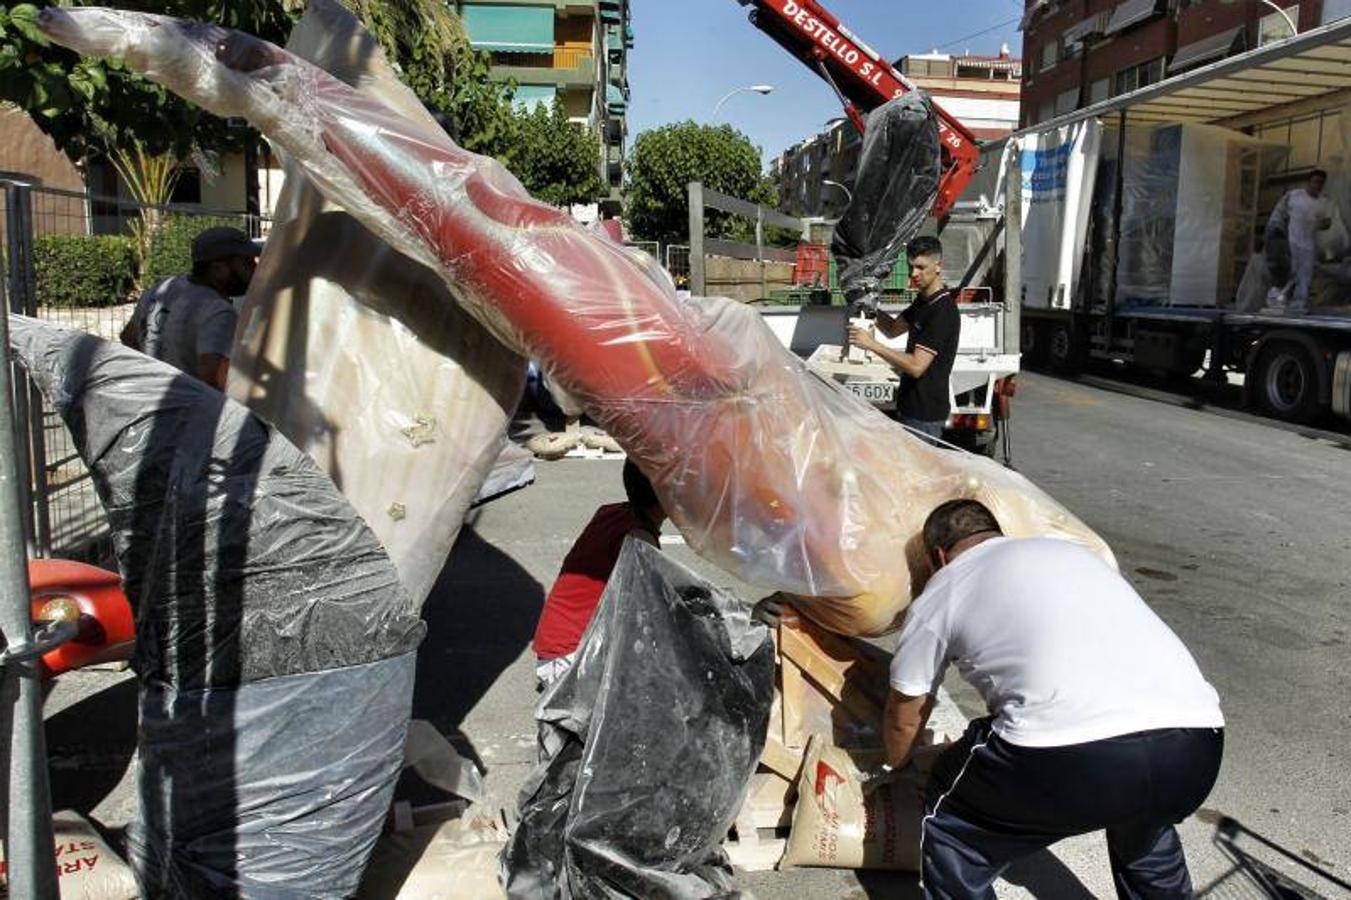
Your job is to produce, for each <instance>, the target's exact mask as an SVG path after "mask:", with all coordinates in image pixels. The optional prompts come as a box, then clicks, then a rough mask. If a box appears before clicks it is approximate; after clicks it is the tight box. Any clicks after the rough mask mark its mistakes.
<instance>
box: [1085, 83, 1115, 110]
mask: <svg viewBox="0 0 1351 900" xmlns="http://www.w3.org/2000/svg"><path fill="white" fill-rule="evenodd" d="M1110 96H1112V79H1110V78H1099V79H1098V80H1097V81H1095V82H1093V83H1092V84H1090V85H1089V86H1088V103H1089V105H1090V106H1091V105H1093V104H1094V103H1101V102H1102V101H1104V100H1106V99H1107V98H1108V97H1110Z"/></svg>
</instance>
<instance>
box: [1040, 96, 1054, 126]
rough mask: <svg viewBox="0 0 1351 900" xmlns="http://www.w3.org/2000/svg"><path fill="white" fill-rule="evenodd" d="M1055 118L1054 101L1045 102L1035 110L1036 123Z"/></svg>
mask: <svg viewBox="0 0 1351 900" xmlns="http://www.w3.org/2000/svg"><path fill="white" fill-rule="evenodd" d="M1054 118H1055V101H1054V100H1047V101H1046V102H1045V103H1043V104H1042V105H1041V106H1040V107H1039V108H1038V109H1037V121H1038V122H1049V121H1050V120H1051V119H1054Z"/></svg>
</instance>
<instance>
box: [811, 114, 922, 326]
mask: <svg viewBox="0 0 1351 900" xmlns="http://www.w3.org/2000/svg"><path fill="white" fill-rule="evenodd" d="M939 146H940V145H939V141H938V119H937V117H936V116H935V115H934V111H933V107H932V106H930V105H929V101H928V99H927V98H926V97H925V96H924V95H923V94H922V93H921V92H919V91H912V92H911V93H909V94H906V95H905V96H903V97H897V98H896V99H895V100H892V101H890V102H888V103H886V104H885V105H883V106H880V107H878V108H877V109H875V110H873V112H872V113H871V114H870V115H869V116H868V123H867V128H866V130H865V131H864V134H863V149H862V151H861V153H860V155H859V163H858V176H857V178H856V179H855V181H854V192H853V199H852V200H851V201H850V203H849V207H848V209H846V210H845V211H844V215H843V216H842V217H841V218H840V221H839V224H838V225H836V226H835V236H834V238H833V239H832V241H831V246H830V250H831V252H832V253H834V254H835V258H836V259H837V260H838V261H839V266H840V288H841V289H842V290H843V291H844V297H845V300H846V301H847V302H849V303H850V304H859V305H864V306H875V305H876V304H877V297H878V295H879V294H880V293H881V290H882V285H883V284H884V283H885V282H886V280H887V278H888V276H890V275H891V270H892V269H893V268H894V267H895V265H896V258H897V256H898V255H899V254H900V253H901V251H902V250H903V249H904V248H905V245H906V243H907V242H909V241H910V239H911V238H913V237H914V236H915V235H916V234H918V233H919V230H920V228H921V227H922V226H923V225H924V220H925V219H926V218H928V217H929V213H930V212H931V211H932V210H933V205H934V199H935V198H936V197H937V196H938V180H939V177H940V175H941V174H942V159H941V153H940V149H939Z"/></svg>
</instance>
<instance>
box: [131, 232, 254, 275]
mask: <svg viewBox="0 0 1351 900" xmlns="http://www.w3.org/2000/svg"><path fill="white" fill-rule="evenodd" d="M217 225H228V226H230V227H231V228H241V227H242V225H243V223H242V222H241V221H240V220H239V219H238V218H231V217H228V216H227V217H216V216H184V215H170V216H166V217H165V218H164V219H163V220H162V221H160V222H159V223H158V225H157V227H156V228H155V230H154V232H153V233H152V234H151V235H150V243H149V248H148V250H147V252H146V255H145V265H144V266H143V267H142V270H141V282H142V284H143V285H148V284H150V283H151V282H152V281H155V280H156V279H159V278H167V277H168V276H170V275H185V274H187V273H188V272H191V271H192V239H193V238H195V237H196V236H197V234H198V233H199V232H201V231H205V230H206V229H208V228H214V227H216V226H217Z"/></svg>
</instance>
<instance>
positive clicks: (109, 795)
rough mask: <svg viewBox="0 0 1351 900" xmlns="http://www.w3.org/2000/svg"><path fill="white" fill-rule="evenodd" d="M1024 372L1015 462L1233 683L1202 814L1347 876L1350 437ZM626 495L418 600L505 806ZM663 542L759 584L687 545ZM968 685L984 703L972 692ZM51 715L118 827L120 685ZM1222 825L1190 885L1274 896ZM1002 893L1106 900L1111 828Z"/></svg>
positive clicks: (491, 532)
mask: <svg viewBox="0 0 1351 900" xmlns="http://www.w3.org/2000/svg"><path fill="white" fill-rule="evenodd" d="M1020 384H1021V386H1022V389H1021V391H1020V393H1019V395H1018V397H1017V399H1016V401H1015V409H1016V413H1015V419H1014V421H1013V453H1014V462H1015V464H1016V465H1017V467H1018V468H1019V470H1020V471H1022V472H1023V473H1024V474H1026V475H1027V476H1028V477H1029V478H1031V479H1032V480H1033V481H1035V482H1037V483H1038V484H1040V485H1041V486H1042V487H1043V488H1045V489H1046V490H1048V491H1049V492H1050V493H1052V494H1053V495H1054V496H1056V497H1057V498H1058V499H1060V500H1061V501H1062V502H1063V503H1064V504H1065V505H1066V506H1068V507H1069V508H1070V509H1071V510H1073V511H1074V512H1075V513H1076V514H1078V515H1079V516H1080V517H1081V518H1083V519H1084V520H1085V521H1086V522H1088V524H1089V525H1091V526H1092V527H1094V528H1095V529H1096V530H1098V532H1099V533H1101V534H1102V535H1103V536H1104V537H1105V538H1106V539H1107V540H1108V541H1109V542H1110V543H1111V545H1112V547H1113V549H1114V550H1115V551H1116V553H1117V556H1118V559H1119V561H1120V564H1121V568H1122V571H1123V572H1125V573H1126V574H1127V576H1128V577H1129V578H1130V579H1131V580H1132V581H1133V582H1134V583H1135V584H1136V586H1137V587H1138V589H1139V590H1140V592H1141V593H1142V595H1143V596H1144V597H1145V599H1146V600H1147V601H1148V602H1149V603H1150V604H1151V605H1152V606H1153V607H1154V608H1155V609H1156V610H1157V611H1158V612H1159V613H1160V615H1162V616H1163V618H1164V619H1166V620H1167V621H1168V622H1169V623H1170V624H1171V625H1172V626H1173V627H1174V628H1175V629H1176V630H1177V631H1178V633H1179V634H1180V635H1181V636H1182V638H1183V639H1184V640H1185V641H1186V642H1187V644H1188V645H1189V646H1190V647H1191V649H1192V651H1193V653H1194V654H1195V655H1196V657H1197V659H1198V661H1199V662H1200V664H1201V667H1202V669H1203V670H1204V671H1205V672H1206V673H1207V675H1208V676H1209V677H1210V679H1211V681H1212V682H1213V683H1214V684H1215V685H1216V687H1217V688H1218V689H1219V691H1220V694H1221V697H1222V699H1223V701H1224V707H1225V712H1226V716H1227V718H1228V722H1229V727H1228V733H1227V734H1228V736H1227V741H1228V746H1227V750H1226V758H1225V764H1224V769H1223V771H1222V773H1221V776H1220V781H1219V784H1218V785H1217V787H1216V789H1215V791H1214V793H1213V795H1212V797H1211V798H1210V800H1209V801H1208V802H1207V807H1208V808H1209V809H1212V810H1215V811H1218V812H1220V813H1223V814H1225V815H1228V816H1231V817H1233V818H1235V819H1237V820H1239V821H1240V822H1242V823H1243V824H1244V825H1245V826H1247V827H1249V828H1251V829H1252V830H1253V831H1255V832H1258V833H1260V834H1261V835H1262V836H1264V837H1265V838H1267V839H1268V840H1271V841H1274V842H1276V843H1278V844H1280V845H1281V846H1283V847H1285V848H1288V849H1289V850H1290V852H1292V853H1293V854H1295V855H1296V856H1299V857H1301V858H1303V859H1306V860H1309V861H1312V862H1314V863H1317V864H1319V865H1322V866H1323V867H1324V868H1327V869H1329V870H1330V871H1332V872H1333V873H1334V874H1336V875H1338V876H1340V877H1341V878H1342V879H1348V875H1349V874H1351V777H1348V774H1347V771H1348V767H1349V764H1351V752H1349V751H1348V744H1349V743H1351V706H1348V705H1347V703H1346V698H1347V696H1348V694H1349V693H1351V674H1348V664H1351V654H1349V653H1348V641H1351V608H1349V607H1351V588H1349V587H1348V585H1349V584H1351V527H1349V526H1348V522H1349V521H1351V518H1348V510H1351V477H1349V476H1351V452H1349V451H1351V442H1347V443H1342V442H1339V441H1337V440H1326V439H1323V438H1321V437H1317V436H1314V437H1307V436H1303V435H1301V434H1300V433H1297V432H1291V431H1286V430H1281V429H1278V428H1273V427H1271V426H1269V425H1266V424H1263V423H1261V422H1255V421H1248V420H1244V419H1235V418H1232V417H1223V416H1217V415H1211V414H1209V413H1205V412H1198V411H1195V410H1189V409H1185V408H1179V407H1176V406H1172V405H1168V404H1165V403H1160V402H1156V401H1152V400H1148V399H1138V398H1135V397H1131V396H1125V395H1122V394H1119V393H1115V392H1110V391H1105V390H1102V389H1100V388H1095V387H1092V386H1088V385H1080V384H1075V383H1070V382H1063V381H1057V380H1054V379H1051V378H1048V377H1044V376H1037V375H1024V376H1022V377H1021V378H1020ZM621 495H622V491H621V488H620V485H619V464H618V463H617V462H611V461H565V462H560V463H543V464H541V465H540V467H539V479H538V481H537V482H536V483H535V484H534V485H533V486H531V487H529V488H527V489H525V490H523V491H520V492H518V493H516V494H513V495H510V496H507V497H504V498H501V499H499V500H497V501H494V502H493V503H491V504H489V505H488V506H487V507H485V508H483V509H481V510H479V511H478V512H477V513H476V514H475V515H474V516H473V518H472V520H471V522H470V524H469V525H468V526H467V527H466V529H465V532H464V534H463V537H462V539H461V541H460V543H459V544H458V545H457V547H456V549H455V552H454V554H453V557H452V561H451V564H450V565H449V566H448V567H447V569H446V571H445V573H444V574H443V576H442V578H441V581H440V582H439V584H438V586H437V589H436V591H435V592H434V594H433V596H432V599H431V600H430V601H429V602H428V605H427V607H426V609H425V611H424V615H425V617H426V619H427V620H428V624H429V626H430V633H429V637H428V640H427V642H426V643H425V644H424V646H423V649H422V652H421V656H420V661H419V681H418V688H417V697H416V699H415V714H416V715H418V716H420V717H423V718H429V719H431V720H432V721H433V722H434V723H435V724H437V725H438V726H439V727H440V728H441V729H442V730H443V731H445V732H446V733H448V734H452V735H454V736H455V740H456V742H457V743H458V744H459V745H460V746H461V748H462V749H464V750H465V751H466V752H468V753H471V754H472V755H474V756H475V757H477V758H478V759H479V760H480V761H481V763H482V764H483V766H484V767H485V768H486V770H487V773H488V785H489V790H490V793H491V795H492V799H493V801H494V802H496V803H498V804H500V805H502V806H511V805H512V804H513V803H514V799H515V793H516V791H517V790H518V789H519V786H520V784H521V782H522V781H523V780H524V778H525V776H526V774H527V773H528V771H529V769H530V765H531V763H532V760H533V756H534V726H533V721H532V719H531V707H532V704H533V702H534V699H535V693H534V678H533V659H532V656H531V654H530V652H529V639H530V635H531V632H532V630H533V626H534V621H535V617H536V615H537V612H538V609H539V605H540V603H541V601H542V598H543V593H544V591H545V589H546V588H547V585H548V584H549V583H550V582H551V580H552V578H553V576H554V574H555V573H556V572H557V568H558V565H559V563H560V561H561V559H562V557H563V554H564V553H565V552H566V551H567V549H568V547H569V546H570V544H571V542H572V540H573V538H574V537H575V536H576V534H577V533H578V531H579V530H580V529H581V527H582V526H583V525H584V524H585V522H586V520H587V519H588V518H589V516H590V514H591V512H592V510H593V509H594V508H595V506H596V505H598V504H599V503H602V502H609V501H612V500H615V499H619V498H620V497H621ZM669 549H670V552H672V553H673V554H674V555H676V556H677V557H678V558H680V559H682V560H683V561H686V562H689V563H692V564H694V565H695V566H696V567H698V568H700V569H701V570H702V571H704V572H705V573H706V574H707V575H708V577H710V578H711V579H712V580H714V581H716V582H718V583H721V584H724V585H727V586H729V587H732V588H733V589H742V590H744V591H745V592H746V595H747V596H749V597H754V596H755V592H752V591H750V590H749V589H746V588H744V586H740V585H737V584H736V583H735V582H733V581H732V580H731V579H729V578H727V576H725V575H722V574H721V573H719V572H716V571H715V570H712V569H711V568H710V567H708V566H706V565H704V564H702V563H701V562H699V561H697V560H694V559H693V557H692V555H691V554H690V553H689V551H688V550H687V549H685V548H684V547H682V546H679V545H678V544H675V545H673V546H671V547H670V548H669ZM953 677H954V678H955V675H954V676H953ZM954 693H955V694H956V695H957V697H958V700H959V702H963V703H964V704H966V705H967V706H968V711H970V712H974V711H975V710H974V708H972V707H971V705H970V699H971V698H970V695H969V693H968V694H963V693H961V692H954ZM47 711H48V720H49V721H48V737H49V743H50V745H51V750H52V756H53V786H54V793H55V794H56V797H57V800H58V805H59V806H67V807H73V808H76V809H80V810H82V811H85V812H88V813H89V814H91V815H92V816H93V818H94V819H95V820H96V821H97V822H98V823H99V824H101V825H103V826H106V827H108V828H110V829H116V828H118V827H120V826H121V825H122V824H124V823H125V821H126V820H127V818H128V817H129V816H130V814H131V811H132V802H133V801H132V795H131V788H132V784H131V774H130V771H129V768H128V764H129V761H130V756H131V753H130V748H131V746H132V744H133V742H134V715H135V707H134V694H133V691H132V690H131V685H130V683H129V682H128V681H127V676H126V675H125V674H114V673H107V672H92V673H76V674H74V675H71V676H67V677H66V678H63V679H62V680H61V682H60V683H59V684H58V685H57V687H56V689H55V690H54V692H53V694H52V696H51V697H50V698H49V701H48V706H47ZM413 787H415V786H406V787H405V789H408V790H412V789H413ZM1214 835H1215V828H1214V827H1213V826H1212V825H1209V824H1206V823H1204V822H1199V821H1195V820H1193V821H1189V822H1188V823H1186V824H1185V825H1184V827H1183V836H1184V842H1185V844H1186V847H1187V852H1188V855H1189V859H1190V861H1191V865H1192V870H1193V875H1194V878H1195V880H1196V883H1197V887H1198V888H1200V889H1202V890H1203V892H1204V893H1205V894H1206V895H1207V896H1213V897H1257V896H1260V895H1259V894H1257V893H1255V892H1254V891H1253V890H1252V888H1250V887H1245V884H1246V883H1245V882H1244V881H1243V878H1242V876H1239V875H1236V874H1234V864H1233V863H1232V861H1231V860H1230V859H1228V858H1226V856H1224V855H1223V854H1222V853H1221V852H1220V850H1219V848H1218V847H1217V845H1216V843H1215V841H1214ZM1240 846H1242V847H1245V848H1256V847H1258V845H1257V844H1255V843H1253V842H1252V841H1251V840H1245V841H1244V842H1242V843H1241V844H1240ZM1257 855H1258V857H1259V858H1260V859H1261V860H1262V861H1266V862H1273V861H1274V860H1275V859H1276V857H1275V855H1274V854H1273V853H1272V852H1271V851H1269V850H1265V849H1262V850H1259V852H1258V853H1257ZM1278 867H1279V866H1278ZM1283 868H1284V869H1285V870H1286V871H1289V872H1291V873H1293V874H1294V875H1295V877H1296V878H1297V880H1299V881H1300V882H1302V883H1303V884H1305V885H1307V886H1308V887H1310V888H1315V889H1317V890H1320V891H1322V892H1323V893H1324V894H1325V895H1326V896H1328V897H1333V896H1339V895H1338V894H1336V892H1335V889H1334V888H1331V887H1330V886H1328V885H1327V883H1326V882H1321V881H1319V880H1318V879H1317V878H1316V877H1313V876H1311V875H1307V874H1305V873H1302V872H1300V871H1299V870H1298V868H1297V867H1291V866H1288V865H1285V866H1283ZM742 885H743V886H744V887H745V888H748V889H750V890H751V891H753V892H754V894H755V895H756V896H758V897H761V898H778V897H781V898H789V897H791V898H793V900H801V898H803V897H813V898H816V897H821V898H832V897H839V898H862V897H883V896H885V897H906V896H913V895H914V881H913V878H910V877H905V876H900V877H897V876H888V875H883V874H876V873H853V872H840V871H830V870H792V871H785V872H775V873H756V874H746V875H744V876H743V877H742ZM999 891H1000V895H1001V896H1008V897H1017V896H1039V897H1048V898H1074V897H1087V896H1110V895H1111V894H1112V890H1111V883H1110V878H1109V875H1108V872H1107V861H1106V850H1105V846H1104V845H1103V844H1102V842H1101V840H1100V838H1098V837H1096V836H1089V837H1085V838H1080V839H1076V840H1075V841H1071V842H1066V843H1065V844H1062V845H1059V846H1058V847H1057V848H1056V850H1055V854H1054V856H1052V855H1049V854H1048V855H1043V856H1041V857H1038V858H1035V859H1033V860H1030V861H1028V862H1027V863H1026V864H1023V865H1020V866H1019V867H1017V868H1016V869H1014V870H1013V871H1011V872H1010V874H1009V878H1008V880H1007V881H1005V882H1001V883H1000V886H999Z"/></svg>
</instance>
